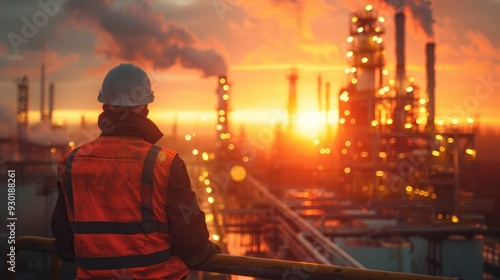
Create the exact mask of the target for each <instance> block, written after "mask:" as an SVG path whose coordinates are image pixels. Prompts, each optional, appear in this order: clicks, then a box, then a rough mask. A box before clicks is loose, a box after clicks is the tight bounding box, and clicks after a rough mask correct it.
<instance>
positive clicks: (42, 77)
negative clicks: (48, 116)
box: [40, 63, 45, 121]
mask: <svg viewBox="0 0 500 280" xmlns="http://www.w3.org/2000/svg"><path fill="white" fill-rule="evenodd" d="M40 72H41V73H40V121H43V120H44V119H45V117H44V113H45V64H43V63H42V66H41V69H40Z"/></svg>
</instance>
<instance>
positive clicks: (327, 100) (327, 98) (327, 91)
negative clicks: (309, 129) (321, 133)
mask: <svg viewBox="0 0 500 280" xmlns="http://www.w3.org/2000/svg"><path fill="white" fill-rule="evenodd" d="M325 103H326V104H325V125H326V137H327V140H328V141H329V140H330V139H331V138H330V137H331V135H330V125H329V124H328V112H329V111H330V83H325Z"/></svg>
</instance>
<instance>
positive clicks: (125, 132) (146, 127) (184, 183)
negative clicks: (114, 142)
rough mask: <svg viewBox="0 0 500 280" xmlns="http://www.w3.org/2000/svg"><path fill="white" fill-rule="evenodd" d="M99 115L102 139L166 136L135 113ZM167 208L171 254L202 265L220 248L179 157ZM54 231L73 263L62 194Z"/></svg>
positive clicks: (63, 255) (58, 247)
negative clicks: (211, 234)
mask: <svg viewBox="0 0 500 280" xmlns="http://www.w3.org/2000/svg"><path fill="white" fill-rule="evenodd" d="M104 109H105V110H104V112H103V113H102V114H101V115H100V116H99V127H100V128H101V130H102V134H101V136H100V137H116V136H119V137H134V138H140V139H143V140H145V141H147V142H149V143H152V144H153V143H155V142H156V141H158V140H159V139H160V138H161V137H162V136H163V134H161V132H160V131H159V130H158V128H157V127H156V125H155V124H154V123H153V122H151V121H150V120H149V119H147V118H146V117H145V116H143V115H139V114H136V113H133V112H130V111H129V112H111V111H110V110H108V109H107V108H106V107H104ZM166 197H167V205H166V209H165V212H166V214H167V217H168V221H169V222H168V224H169V231H170V234H171V236H172V242H171V248H170V249H171V254H172V255H178V256H179V257H180V258H181V259H182V260H183V261H184V262H185V264H186V265H187V266H188V267H190V268H196V267H198V266H200V265H202V264H203V263H204V262H205V261H206V260H207V259H208V258H209V257H210V255H211V254H212V253H214V252H220V249H219V248H218V247H217V246H216V245H215V244H213V243H212V242H211V241H210V240H209V239H208V237H209V235H208V231H207V226H206V223H205V214H204V213H203V212H202V211H201V210H200V208H199V206H198V204H197V202H196V195H195V193H194V192H193V191H192V190H191V183H190V179H189V176H188V173H187V170H186V166H185V164H184V161H183V160H182V159H181V158H180V157H179V156H178V155H176V156H175V157H174V158H173V160H172V164H171V167H170V176H169V179H168V189H167V195H166ZM52 232H53V234H54V237H55V238H56V244H55V245H56V251H57V252H58V255H59V257H60V258H61V259H62V260H65V261H74V258H75V257H74V234H73V230H72V228H71V225H70V222H69V219H68V216H67V205H66V202H65V199H64V196H63V195H61V194H60V195H59V197H58V200H57V203H56V207H55V209H54V214H53V217H52Z"/></svg>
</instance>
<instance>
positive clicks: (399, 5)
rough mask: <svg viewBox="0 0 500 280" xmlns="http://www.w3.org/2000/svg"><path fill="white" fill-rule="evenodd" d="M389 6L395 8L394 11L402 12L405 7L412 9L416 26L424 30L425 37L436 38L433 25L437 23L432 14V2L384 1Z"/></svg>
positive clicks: (421, 0)
mask: <svg viewBox="0 0 500 280" xmlns="http://www.w3.org/2000/svg"><path fill="white" fill-rule="evenodd" d="M384 1H385V2H386V3H387V4H389V5H390V6H392V7H394V9H396V10H398V11H401V10H404V7H405V6H406V7H408V8H409V9H410V12H411V15H412V17H413V19H414V20H415V21H416V24H418V25H419V26H420V28H422V30H423V31H424V33H425V35H426V36H427V37H428V38H430V39H432V38H433V37H434V29H433V24H434V23H435V22H436V20H435V19H434V16H433V13H432V1H431V0H406V1H403V0H384Z"/></svg>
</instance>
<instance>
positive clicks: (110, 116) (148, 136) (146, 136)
mask: <svg viewBox="0 0 500 280" xmlns="http://www.w3.org/2000/svg"><path fill="white" fill-rule="evenodd" d="M103 110H104V111H103V112H102V113H101V114H100V115H99V119H98V126H99V128H100V129H101V131H102V133H101V136H130V137H138V138H141V139H143V140H144V141H146V142H148V143H150V144H155V143H156V142H158V140H160V138H161V137H163V133H162V132H161V131H160V129H159V128H158V126H156V124H155V123H154V122H153V121H151V120H150V119H148V118H147V117H146V116H144V115H141V114H137V113H134V112H132V111H130V110H129V109H128V108H124V109H123V110H119V111H112V110H110V109H109V108H108V107H107V106H106V105H104V106H103Z"/></svg>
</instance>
